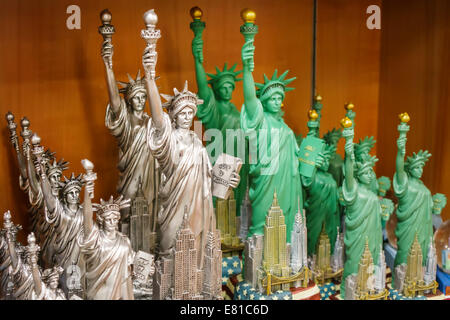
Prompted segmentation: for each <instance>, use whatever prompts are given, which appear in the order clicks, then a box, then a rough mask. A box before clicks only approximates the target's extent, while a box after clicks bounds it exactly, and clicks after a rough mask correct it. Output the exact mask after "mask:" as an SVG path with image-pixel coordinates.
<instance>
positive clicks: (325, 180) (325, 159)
mask: <svg viewBox="0 0 450 320" xmlns="http://www.w3.org/2000/svg"><path fill="white" fill-rule="evenodd" d="M318 117H319V116H318V113H317V112H316V110H315V109H312V110H310V112H309V119H310V120H309V121H308V128H309V132H308V135H310V134H311V135H313V136H316V137H317V134H318V131H317V130H315V129H316V128H317V126H318V124H315V123H317V122H318V121H317V120H316V119H317V118H318ZM315 127H316V128H315ZM335 148H336V147H335V146H334V145H329V144H326V145H325V150H324V151H323V152H322V153H320V154H319V156H318V158H316V161H315V163H316V167H317V170H315V172H314V173H313V176H312V177H311V178H309V177H306V176H303V175H302V176H301V180H302V184H303V188H304V189H305V191H306V197H305V210H306V228H307V230H308V233H307V236H308V241H307V243H308V256H313V254H315V253H316V246H317V241H318V239H319V235H320V233H321V231H322V226H323V225H324V224H325V231H326V233H327V235H328V238H329V239H330V245H331V253H332V252H333V250H334V245H335V243H336V236H337V230H338V229H339V228H340V225H341V223H340V218H341V217H340V213H339V204H338V186H337V183H336V181H335V180H334V178H333V176H332V175H331V173H329V172H328V168H329V164H330V158H331V156H332V154H333V153H335V152H336V149H335Z"/></svg>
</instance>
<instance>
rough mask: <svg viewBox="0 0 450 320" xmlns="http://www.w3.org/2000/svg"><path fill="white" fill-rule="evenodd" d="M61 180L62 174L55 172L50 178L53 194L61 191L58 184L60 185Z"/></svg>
mask: <svg viewBox="0 0 450 320" xmlns="http://www.w3.org/2000/svg"><path fill="white" fill-rule="evenodd" d="M60 179H61V174H60V173H58V172H55V173H53V174H51V175H50V176H49V177H48V180H49V181H50V186H51V188H52V193H53V194H55V192H56V193H57V192H58V189H59V185H58V183H59V180H60Z"/></svg>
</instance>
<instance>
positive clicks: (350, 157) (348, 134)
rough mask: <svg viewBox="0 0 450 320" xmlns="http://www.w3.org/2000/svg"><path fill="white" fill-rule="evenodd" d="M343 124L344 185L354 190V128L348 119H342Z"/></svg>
mask: <svg viewBox="0 0 450 320" xmlns="http://www.w3.org/2000/svg"><path fill="white" fill-rule="evenodd" d="M341 124H342V127H343V128H344V130H343V132H342V136H343V137H344V138H345V160H344V171H345V179H344V181H345V182H344V183H345V187H346V188H347V190H354V188H355V177H354V161H355V154H354V151H353V137H354V131H353V128H352V121H351V120H350V119H349V118H348V117H345V118H344V119H342V121H341Z"/></svg>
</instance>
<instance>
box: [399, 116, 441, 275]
mask: <svg viewBox="0 0 450 320" xmlns="http://www.w3.org/2000/svg"><path fill="white" fill-rule="evenodd" d="M399 118H400V121H401V123H400V125H399V126H398V131H399V133H400V134H399V138H398V139H397V147H398V151H397V159H396V172H395V174H394V179H393V187H394V192H395V196H396V197H397V198H398V207H397V219H398V222H397V227H396V229H395V235H396V237H397V247H398V251H397V255H396V256H395V261H394V267H397V266H398V265H401V264H406V263H407V257H408V253H409V250H410V248H411V244H412V243H413V241H414V236H415V234H417V238H418V241H419V243H420V247H421V248H422V258H423V262H422V263H423V264H425V262H426V259H427V253H428V248H429V246H430V240H431V239H432V237H433V225H432V216H431V214H432V210H433V198H432V196H431V192H430V190H428V188H427V187H426V186H425V185H424V184H423V182H422V180H420V178H421V177H422V173H423V167H424V165H425V162H426V161H428V158H429V157H431V154H430V153H429V152H428V151H426V150H425V151H423V150H420V151H419V152H417V153H413V155H412V156H410V157H408V158H407V159H406V161H405V160H404V158H405V153H406V133H407V132H408V131H409V125H408V124H407V123H408V121H409V120H410V118H409V116H408V114H407V113H406V112H405V113H402V114H400V116H399ZM393 280H394V279H393ZM393 283H394V282H393Z"/></svg>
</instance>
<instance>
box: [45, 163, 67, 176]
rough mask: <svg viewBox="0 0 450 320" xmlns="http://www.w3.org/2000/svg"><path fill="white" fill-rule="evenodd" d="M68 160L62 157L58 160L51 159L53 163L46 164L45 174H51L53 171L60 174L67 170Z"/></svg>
mask: <svg viewBox="0 0 450 320" xmlns="http://www.w3.org/2000/svg"><path fill="white" fill-rule="evenodd" d="M68 164H69V162H67V161H64V159H61V160H59V161H58V162H56V159H53V164H50V163H49V164H48V168H47V176H49V177H50V176H51V175H53V174H55V173H59V174H62V172H63V171H64V170H67V169H68V168H69V167H68V166H67V165H68Z"/></svg>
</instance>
